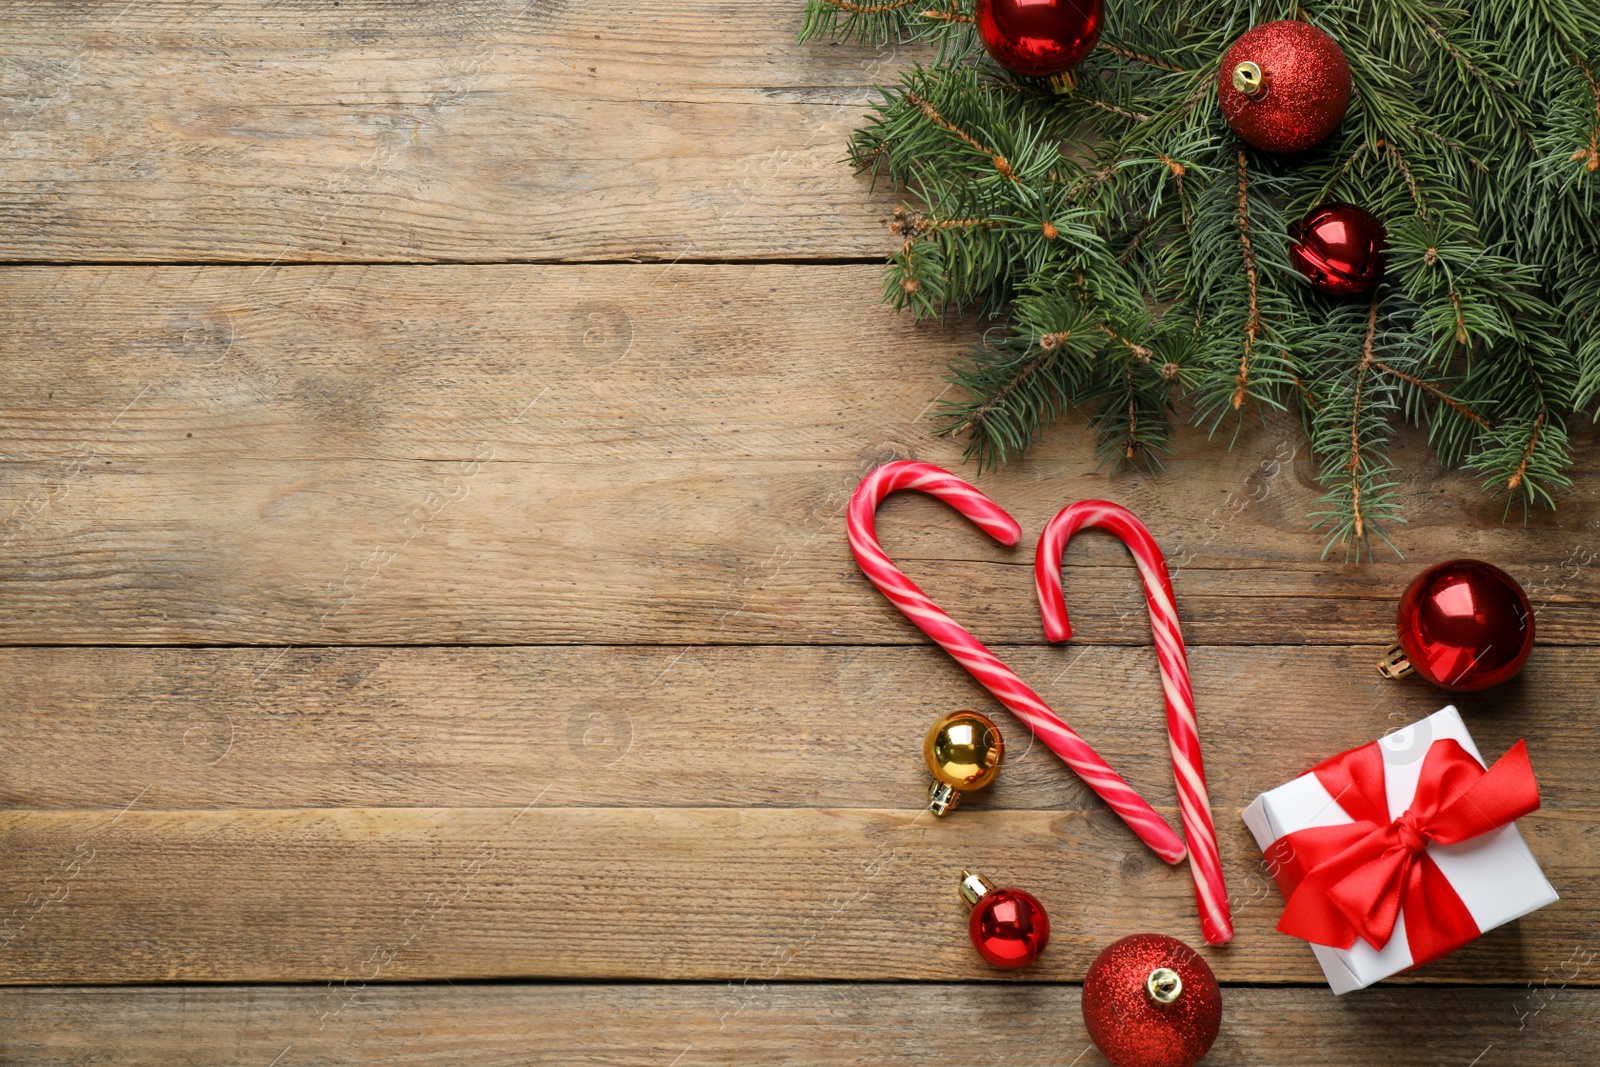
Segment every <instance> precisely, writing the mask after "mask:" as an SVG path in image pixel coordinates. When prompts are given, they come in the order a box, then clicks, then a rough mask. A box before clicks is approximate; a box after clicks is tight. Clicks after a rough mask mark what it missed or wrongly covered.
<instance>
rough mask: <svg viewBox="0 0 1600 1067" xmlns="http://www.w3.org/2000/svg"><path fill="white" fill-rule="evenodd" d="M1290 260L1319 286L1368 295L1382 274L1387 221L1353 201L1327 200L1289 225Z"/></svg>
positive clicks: (1335, 292)
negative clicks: (1356, 205) (1380, 219)
mask: <svg viewBox="0 0 1600 1067" xmlns="http://www.w3.org/2000/svg"><path fill="white" fill-rule="evenodd" d="M1289 237H1290V239H1291V240H1292V241H1293V243H1292V244H1291V245H1290V246H1289V261H1290V262H1291V263H1293V264H1294V269H1295V270H1297V271H1299V272H1300V273H1301V274H1303V275H1305V276H1306V278H1307V280H1309V281H1310V282H1311V285H1312V287H1313V288H1315V289H1319V290H1321V291H1322V292H1324V293H1329V294H1331V295H1333V296H1364V295H1366V294H1367V293H1370V292H1372V290H1373V289H1375V288H1377V285H1378V283H1379V282H1380V281H1382V280H1383V258H1384V257H1383V249H1384V245H1385V244H1386V243H1387V241H1388V234H1386V233H1385V232H1384V229H1383V223H1381V222H1379V221H1378V220H1377V219H1375V218H1373V217H1372V216H1371V215H1370V214H1368V213H1367V212H1365V211H1362V210H1361V209H1360V208H1358V207H1353V206H1351V205H1350V204H1324V205H1322V206H1321V207H1319V208H1317V209H1315V210H1314V211H1312V212H1311V214H1309V215H1307V216H1306V217H1305V218H1303V219H1301V220H1300V221H1299V222H1297V223H1295V224H1294V225H1293V226H1290V227H1289Z"/></svg>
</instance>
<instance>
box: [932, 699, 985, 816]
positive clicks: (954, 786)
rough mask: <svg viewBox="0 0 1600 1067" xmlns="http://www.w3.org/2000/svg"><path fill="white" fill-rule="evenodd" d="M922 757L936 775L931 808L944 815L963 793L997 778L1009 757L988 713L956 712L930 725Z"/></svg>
mask: <svg viewBox="0 0 1600 1067" xmlns="http://www.w3.org/2000/svg"><path fill="white" fill-rule="evenodd" d="M922 758H923V759H924V760H925V761H926V762H927V764H928V772H929V773H930V774H932V775H933V785H932V786H931V787H930V789H929V791H928V810H929V811H931V812H933V813H934V814H935V815H943V814H944V813H945V812H947V811H949V810H950V809H951V808H954V807H955V806H956V804H957V803H958V802H959V801H960V800H961V794H962V793H964V792H966V793H970V792H972V791H973V790H974V789H982V788H983V787H984V786H986V785H988V784H989V783H990V782H992V781H994V780H995V778H996V777H997V776H998V775H999V773H1000V761H1001V760H1002V759H1004V758H1005V742H1004V741H1003V740H1002V739H1001V737H1000V728H999V727H998V726H996V725H995V724H994V722H993V720H991V719H990V718H989V717H988V716H986V715H979V714H978V713H977V712H975V711H966V710H963V711H952V712H949V713H947V714H945V715H941V716H939V718H938V719H936V720H934V723H933V725H932V726H931V727H929V729H928V734H927V736H926V737H924V738H923V740H922Z"/></svg>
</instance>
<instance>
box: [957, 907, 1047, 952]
mask: <svg viewBox="0 0 1600 1067" xmlns="http://www.w3.org/2000/svg"><path fill="white" fill-rule="evenodd" d="M967 933H968V934H969V935H971V937H972V947H973V948H975V949H977V950H978V955H980V956H982V957H983V958H984V959H986V960H988V961H989V962H990V963H991V964H993V965H994V966H996V967H1005V968H1007V969H1010V968H1013V967H1026V966H1027V965H1028V964H1030V963H1032V962H1033V961H1034V960H1036V959H1038V958H1039V953H1041V952H1043V951H1044V947H1045V946H1046V945H1048V944H1049V943H1050V916H1048V915H1046V914H1045V913H1044V906H1043V905H1042V904H1040V903H1039V902H1038V901H1037V900H1035V899H1034V898H1033V895H1032V894H1031V893H1024V892H1023V891H1022V890H1020V889H991V890H990V891H989V892H987V893H985V894H984V895H983V896H982V897H980V898H979V899H978V902H977V903H976V904H974V905H973V906H972V917H971V918H970V919H968V920H967Z"/></svg>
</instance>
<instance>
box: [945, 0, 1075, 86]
mask: <svg viewBox="0 0 1600 1067" xmlns="http://www.w3.org/2000/svg"><path fill="white" fill-rule="evenodd" d="M1104 15H1105V8H1104V6H1103V4H1102V0H978V10H977V20H978V36H979V37H981V38H983V46H984V47H985V48H987V49H988V50H989V54H990V55H991V56H993V57H994V61H995V62H996V63H998V64H1000V65H1001V66H1002V67H1004V68H1006V69H1007V70H1009V71H1011V72H1012V73H1014V74H1025V75H1027V76H1029V77H1032V78H1052V77H1054V76H1055V75H1057V74H1062V73H1065V72H1066V71H1069V70H1071V69H1072V68H1073V67H1076V66H1077V65H1078V64H1079V63H1080V62H1082V60H1083V57H1084V56H1086V55H1088V54H1089V52H1090V50H1091V49H1093V48H1094V46H1095V43H1096V42H1097V41H1099V40H1100V25H1101V23H1102V22H1104V21H1105V19H1104Z"/></svg>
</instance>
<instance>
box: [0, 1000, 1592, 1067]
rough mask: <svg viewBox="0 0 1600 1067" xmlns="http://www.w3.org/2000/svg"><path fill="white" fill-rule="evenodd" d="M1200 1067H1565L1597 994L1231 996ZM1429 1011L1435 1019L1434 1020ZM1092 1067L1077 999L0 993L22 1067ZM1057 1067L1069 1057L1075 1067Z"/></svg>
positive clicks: (1573, 1058)
mask: <svg viewBox="0 0 1600 1067" xmlns="http://www.w3.org/2000/svg"><path fill="white" fill-rule="evenodd" d="M1223 998H1224V999H1223V1010H1224V1014H1223V1024H1222V1032H1221V1033H1220V1034H1219V1035H1218V1037H1217V1043H1216V1044H1215V1045H1214V1046H1213V1047H1212V1051H1211V1054H1210V1055H1209V1056H1208V1057H1207V1059H1206V1060H1205V1062H1206V1063H1207V1064H1216V1065H1219V1067H1220V1065H1224V1064H1227V1065H1246V1064H1255V1065H1263V1067H1302V1065H1303V1067H1328V1065H1329V1064H1338V1065H1340V1067H1466V1065H1467V1064H1470V1063H1473V1062H1474V1057H1478V1059H1477V1061H1476V1062H1477V1063H1478V1064H1480V1065H1483V1067H1490V1065H1496V1064H1499V1065H1504V1064H1508V1063H1516V1064H1518V1065H1520V1067H1558V1065H1559V1067H1566V1065H1571V1064H1576V1063H1584V1062H1587V1061H1588V1057H1589V1055H1591V1054H1592V1049H1593V1048H1594V1045H1595V1043H1596V1041H1597V1040H1600V992H1596V991H1594V990H1588V989H1576V988H1570V987H1566V986H1563V985H1562V983H1561V982H1560V980H1559V979H1557V980H1553V981H1551V982H1550V984H1549V985H1548V986H1547V987H1540V988H1538V989H1536V990H1529V989H1526V988H1523V989H1463V988H1457V989H1450V990H1434V991H1424V990H1418V989H1395V988H1382V989H1373V990H1368V991H1366V992H1363V993H1361V994H1360V995H1356V996H1347V997H1343V998H1340V999H1338V1000H1335V999H1334V998H1333V997H1331V996H1329V995H1328V994H1327V992H1326V991H1325V990H1319V989H1273V988H1259V989H1250V988H1233V989H1227V990H1225V991H1224V993H1223ZM1445 1000H1447V1001H1448V1003H1449V1005H1450V1010H1449V1011H1448V1012H1440V1011H1439V1010H1438V1006H1439V1004H1440V1003H1441V1001H1445ZM274 1057H281V1058H280V1059H278V1060H277V1061H276V1062H277V1064H278V1067H317V1065H325V1064H344V1063H372V1062H379V1061H381V1062H383V1063H389V1064H395V1065H397V1067H445V1065H449V1067H454V1065H456V1064H461V1063H471V1064H474V1065H478V1067H511V1065H513V1064H517V1065H526V1064H551V1065H555V1064H560V1065H564V1067H565V1065H572V1067H624V1065H625V1067H639V1065H641V1064H642V1065H645V1067H672V1065H675V1067H706V1065H712V1064H728V1065H744V1064H750V1063H757V1062H759V1063H763V1064H777V1065H793V1067H866V1065H870V1067H927V1065H928V1064H944V1063H950V1064H958V1063H959V1064H970V1063H980V1062H981V1063H985V1064H995V1065H997V1067H999V1065H1006V1064H1040V1063H1050V1064H1067V1063H1069V1062H1070V1063H1071V1064H1073V1067H1103V1065H1104V1064H1105V1062H1106V1061H1105V1060H1104V1059H1103V1058H1102V1057H1101V1056H1100V1054H1099V1053H1098V1052H1097V1051H1096V1050H1095V1049H1094V1048H1092V1047H1091V1046H1090V1043H1089V1039H1088V1035H1087V1033H1086V1032H1085V1030H1084V1027H1083V1021H1082V1017H1081V1015H1080V1010H1079V991H1078V987H1076V986H1032V985H1007V986H1002V987H996V986H984V985H947V984H917V985H879V984H866V985H855V984H848V985H847V984H816V985H782V984H769V983H765V982H758V983H751V984H748V985H747V984H742V983H741V984H729V985H710V986H702V985H689V986H657V985H628V986H608V985H494V986H475V985H468V984H453V985H437V986H434V985H424V986H399V987H380V986H370V987H367V988H365V989H360V990H352V991H349V992H345V991H342V990H341V991H338V992H331V991H330V990H328V989H327V988H326V987H313V988H303V989H295V988H283V987H268V988H220V989H219V988H204V987H189V988H184V987H176V988H172V987H156V988H149V987H146V988H130V989H27V990H20V989H17V990H6V991H4V992H0V1058H3V1059H4V1060H5V1061H6V1062H7V1063H30V1064H35V1065H37V1067H68V1065H81V1064H99V1063H106V1064H110V1063H161V1064H168V1065H171V1067H193V1065H200V1064H213V1063H217V1062H227V1063H241V1064H259V1065H261V1067H266V1065H267V1064H269V1063H273V1062H274V1059H273V1058H274ZM1074 1057H1077V1058H1076V1059H1074Z"/></svg>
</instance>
